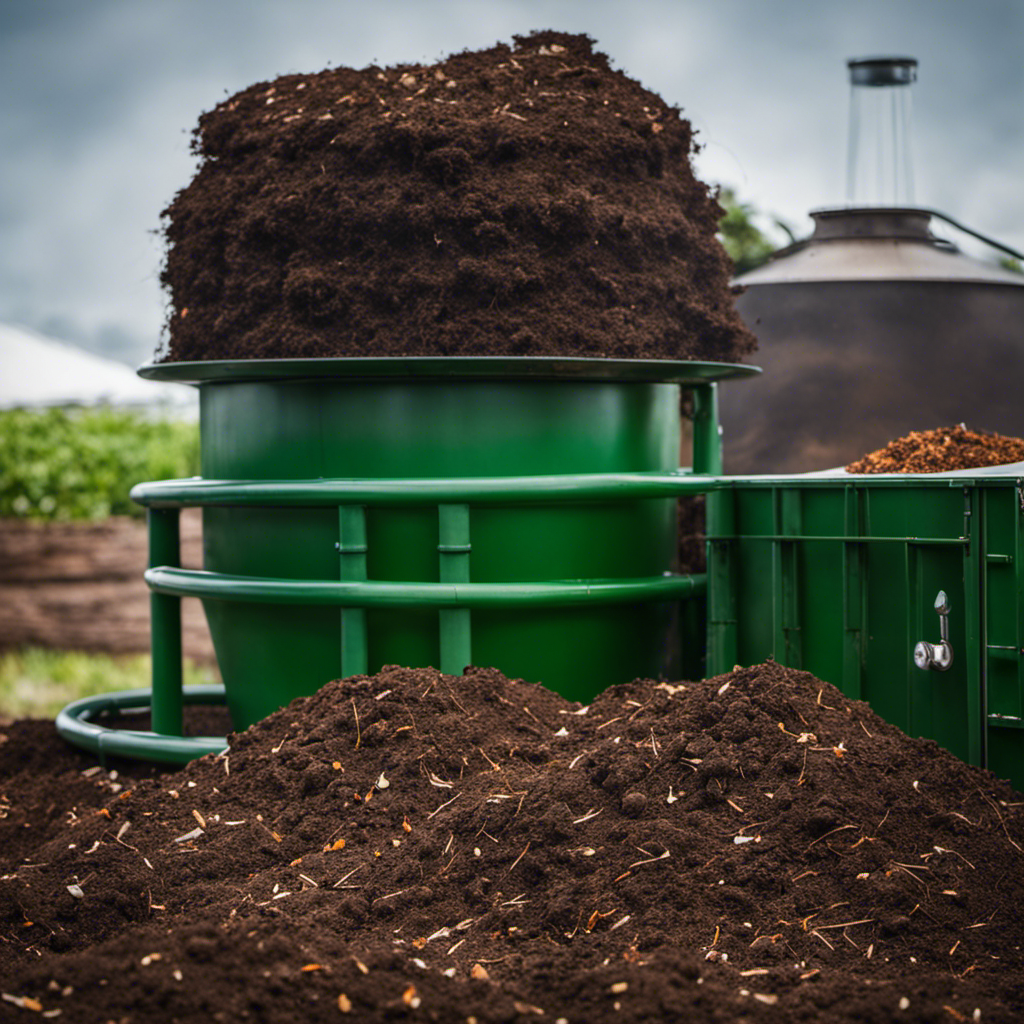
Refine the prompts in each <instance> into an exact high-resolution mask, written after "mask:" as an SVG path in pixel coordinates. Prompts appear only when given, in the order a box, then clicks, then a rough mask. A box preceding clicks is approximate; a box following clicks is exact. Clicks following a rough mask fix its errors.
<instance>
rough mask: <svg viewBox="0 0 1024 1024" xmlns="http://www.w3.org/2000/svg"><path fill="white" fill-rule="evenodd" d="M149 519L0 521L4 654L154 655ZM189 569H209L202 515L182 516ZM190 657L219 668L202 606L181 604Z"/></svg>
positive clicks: (1, 642) (189, 513) (0, 627)
mask: <svg viewBox="0 0 1024 1024" xmlns="http://www.w3.org/2000/svg"><path fill="white" fill-rule="evenodd" d="M147 544H148V541H147V534H146V524H145V520H141V519H132V518H130V517H128V516H114V517H112V518H110V519H106V520H104V521H102V522H98V523H32V522H27V521H25V520H21V519H0V649H3V648H6V649H10V648H15V647H21V646H38V647H49V648H56V649H63V650H81V651H95V652H102V653H107V654H132V653H136V652H148V651H149V589H148V587H147V586H146V583H145V580H144V579H143V578H142V574H143V572H144V571H145V569H146V565H147ZM181 550H182V560H183V564H184V565H186V566H187V567H189V568H201V567H202V516H201V513H200V512H199V510H197V509H186V510H185V511H184V512H183V513H182V517H181ZM182 644H183V648H184V653H185V655H186V657H189V658H192V659H193V660H194V661H197V662H204V663H212V662H213V661H214V660H215V659H214V653H213V644H212V642H211V640H210V634H209V630H208V629H207V627H206V618H205V616H204V615H203V610H202V607H201V606H200V604H199V602H198V600H196V599H193V598H186V599H185V600H184V601H183V602H182Z"/></svg>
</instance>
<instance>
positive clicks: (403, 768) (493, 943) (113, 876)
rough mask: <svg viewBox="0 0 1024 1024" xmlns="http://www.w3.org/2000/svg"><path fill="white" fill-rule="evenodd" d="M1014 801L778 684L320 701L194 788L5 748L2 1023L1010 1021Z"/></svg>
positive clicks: (896, 737)
mask: <svg viewBox="0 0 1024 1024" xmlns="http://www.w3.org/2000/svg"><path fill="white" fill-rule="evenodd" d="M1022 800H1024V798H1022V797H1021V796H1020V795H1019V794H1016V793H1014V792H1013V791H1011V790H1010V789H1009V788H1008V787H1007V786H1006V785H1005V784H1003V783H1000V782H999V781H998V780H996V779H995V778H993V777H992V776H991V775H990V774H988V773H986V772H984V771H981V770H979V769H976V768H971V767H968V766H966V765H964V764H962V763H961V762H959V761H957V760H956V759H955V758H953V757H952V756H950V755H949V754H947V753H945V752H943V751H942V750H940V749H939V748H938V747H937V746H936V745H935V744H934V743H931V742H928V741H921V740H912V739H909V738H907V737H906V736H904V735H903V734H902V733H900V732H899V730H897V729H894V728H893V727H891V726H889V725H887V724H885V723H884V722H882V721H881V720H880V719H879V718H877V716H875V715H874V714H873V713H872V712H871V711H870V709H869V708H868V707H867V706H866V705H864V704H861V703H858V702H852V701H848V700H846V698H844V697H843V696H842V695H841V694H840V693H839V692H838V691H837V690H836V689H835V688H833V687H832V686H830V685H828V684H826V683H822V682H819V681H818V680H816V679H815V678H814V677H813V676H811V675H809V674H807V673H802V672H796V671H793V670H790V669H785V668H782V667H781V666H778V665H775V664H774V663H768V664H766V665H760V666H752V667H750V668H745V669H738V670H736V671H734V672H731V673H729V674H728V675H726V676H720V677H718V678H716V679H710V680H704V681H701V682H696V683H674V684H668V683H657V682H654V681H641V680H638V681H635V682H633V683H630V684H627V685H623V686H616V687H612V688H611V689H610V690H607V691H606V692H605V693H603V694H601V695H600V696H599V697H598V698H597V699H596V700H595V701H594V702H593V704H592V705H590V706H589V707H588V708H581V707H580V706H579V705H576V704H571V703H569V702H567V701H565V700H563V699H562V698H560V697H558V696H557V695H556V694H553V693H551V692H549V691H547V690H545V689H544V688H543V687H540V686H537V685H534V684H527V683H523V682H521V681H516V680H508V679H506V678H505V677H504V676H502V675H501V674H500V673H498V672H496V671H494V670H486V669H471V670H467V673H466V674H465V675H463V676H460V677H452V676H442V675H441V674H439V673H438V672H436V671H434V670H433V669H420V670H409V669H399V668H388V669H385V670H383V671H382V672H381V673H380V674H378V675H376V676H373V677H355V678H352V679H349V680H344V681H340V682H335V683H331V684H329V685H327V686H325V687H324V688H323V689H322V690H320V691H319V693H317V694H316V695H315V696H313V697H311V698H306V699H301V700H298V701H295V702H293V703H292V704H291V705H290V706H289V707H287V708H285V709H282V710H281V711H280V712H278V713H276V714H275V715H273V716H271V717H270V718H268V719H266V720H265V721H263V722H261V723H259V724H257V725H255V726H253V727H252V728H250V729H249V730H247V731H246V732H245V733H243V734H241V735H233V736H231V737H230V748H229V750H228V752H227V753H226V754H225V755H223V756H220V757H215V756H212V755H211V756H209V757H207V758H204V759H202V760H201V761H198V762H194V763H193V764H192V765H190V766H189V767H187V768H186V769H184V770H183V771H181V772H173V773H154V772H153V771H151V770H145V769H143V768H141V767H140V766H138V765H135V766H130V765H125V764H113V763H111V764H108V765H107V766H106V768H101V767H100V766H98V765H96V764H94V763H93V762H92V761H91V759H90V758H88V757H87V756H86V755H84V754H81V753H78V752H76V751H74V750H72V749H71V748H69V747H67V746H65V745H63V744H62V742H61V741H59V740H58V739H57V737H56V736H55V734H54V732H53V728H52V725H51V724H50V723H48V722H33V721H21V722H15V723H13V724H12V725H10V726H7V727H3V728H0V978H2V979H3V980H2V982H0V990H2V1001H0V1021H6V1020H11V1021H22V1020H26V1019H29V1020H31V1019H34V1018H33V1016H31V1014H38V1015H45V1016H46V1017H48V1018H51V1017H56V1016H59V1017H62V1018H63V1019H67V1020H73V1021H81V1022H86V1024H89V1022H93V1021H96V1022H107V1021H118V1022H122V1024H135V1022H149V1021H154V1022H155V1021H161V1022H173V1021H188V1022H192V1021H196V1020H215V1021H223V1022H234V1021H274V1022H285V1024H287V1022H291V1021H296V1022H297V1021H303V1022H311V1021H321V1020H322V1021H338V1020H344V1019H347V1018H349V1019H352V1020H360V1021H395V1020H408V1021H410V1022H411V1021H460V1022H461V1021H466V1022H468V1024H472V1022H477V1024H485V1022H499V1021H500V1022H507V1024H512V1022H515V1024H525V1022H527V1021H531V1022H537V1024H542V1022H545V1021H547V1022H551V1024H557V1022H582V1021H623V1022H641V1021H643V1022H650V1021H655V1020H686V1021H693V1022H697V1024H701V1022H712V1021H714V1022H725V1021H728V1022H736V1021H770V1022H775V1021H779V1022H782V1021H785V1022H790V1021H830V1022H837V1024H844V1022H850V1024H853V1022H855V1021H856V1022H857V1024H872V1022H877V1024H883V1022H885V1024H889V1022H892V1021H908V1022H909V1021H913V1022H920V1021H926V1022H935V1024H939V1022H941V1024H955V1022H962V1021H972V1022H973V1021H985V1022H1006V1024H1009V1022H1011V1021H1019V1020H1020V1019H1021V1016H1022V1014H1024V956H1022V953H1021V946H1022V943H1024V921H1022V918H1021V915H1020V914H1019V912H1018V909H1019V907H1020V906H1021V904H1022V901H1024V871H1022V867H1024V815H1022Z"/></svg>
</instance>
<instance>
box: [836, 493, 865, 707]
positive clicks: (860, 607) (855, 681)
mask: <svg viewBox="0 0 1024 1024" xmlns="http://www.w3.org/2000/svg"><path fill="white" fill-rule="evenodd" d="M860 504H861V493H860V489H859V488H858V487H857V486H856V485H854V484H848V485H847V486H846V487H844V488H843V535H844V536H845V537H847V538H849V539H847V540H845V541H843V679H842V690H843V693H845V694H846V696H847V697H850V698H852V699H853V700H862V699H863V698H862V697H861V676H862V673H863V670H864V619H865V614H864V600H865V598H864V545H863V544H862V543H858V542H857V538H859V537H860V536H861V535H862V532H861V519H862V516H861V507H860Z"/></svg>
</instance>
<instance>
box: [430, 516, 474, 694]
mask: <svg viewBox="0 0 1024 1024" xmlns="http://www.w3.org/2000/svg"><path fill="white" fill-rule="evenodd" d="M437 533H438V544H437V552H438V563H439V564H438V569H439V572H440V580H441V582H442V583H455V584H458V583H468V582H469V553H470V551H471V546H470V543H469V506H468V505H464V504H457V505H456V504H453V505H438V507H437ZM438 619H439V621H438V625H439V628H440V634H441V671H442V672H445V673H447V674H448V675H461V674H462V670H463V669H464V668H465V667H466V666H467V665H471V664H472V663H473V645H472V623H471V621H470V612H469V609H468V608H442V609H441V611H440V612H438Z"/></svg>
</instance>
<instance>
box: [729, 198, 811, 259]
mask: <svg viewBox="0 0 1024 1024" xmlns="http://www.w3.org/2000/svg"><path fill="white" fill-rule="evenodd" d="M718 201H719V203H721V205H722V207H723V208H724V209H725V216H724V217H723V218H722V219H721V221H719V224H718V234H719V237H720V238H721V240H722V245H724V246H725V251H726V252H727V253H728V254H729V257H730V258H731V259H732V261H733V263H734V264H735V271H736V273H737V274H745V273H746V272H747V271H748V270H753V269H754V267H759V266H760V265H761V264H762V263H764V262H765V260H767V259H768V257H769V256H770V255H771V254H772V253H773V252H775V250H776V249H778V248H779V244H778V243H777V242H775V241H774V240H773V239H772V238H770V237H769V236H768V235H767V234H766V233H765V232H764V231H762V230H761V228H759V227H758V226H757V224H756V223H755V222H754V221H755V218H757V217H759V216H760V214H759V212H758V211H757V210H756V209H755V208H754V206H753V205H752V204H750V203H741V202H740V201H739V199H738V198H737V197H736V193H735V192H734V191H733V190H732V189H731V188H727V187H726V186H724V185H723V186H722V188H721V189H720V190H719V194H718ZM772 224H773V226H774V227H777V228H778V229H779V230H780V231H783V232H784V233H785V234H786V235H788V236H789V241H793V233H792V232H791V231H790V230H789V228H788V227H786V225H785V224H784V223H783V222H782V221H781V220H779V219H778V218H777V217H775V218H772Z"/></svg>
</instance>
